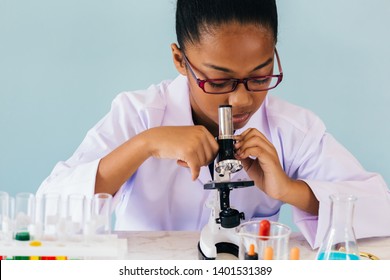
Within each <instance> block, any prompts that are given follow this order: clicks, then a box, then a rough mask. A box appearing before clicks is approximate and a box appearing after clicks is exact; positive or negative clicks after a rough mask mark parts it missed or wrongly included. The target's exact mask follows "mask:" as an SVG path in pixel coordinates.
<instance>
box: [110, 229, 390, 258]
mask: <svg viewBox="0 0 390 280" xmlns="http://www.w3.org/2000/svg"><path fill="white" fill-rule="evenodd" d="M117 234H118V236H119V237H120V238H126V239H127V246H128V252H127V254H126V259H133V260H152V259H154V260H197V259H198V247H197V246H198V241H199V236H200V232H193V231H146V232H145V231H142V232H139V231H133V232H117ZM358 246H359V251H361V252H367V253H370V254H373V255H375V256H377V257H378V258H379V259H381V260H390V237H376V238H367V239H360V240H358ZM289 247H290V248H292V247H298V248H299V249H300V259H302V260H313V259H315V255H316V253H317V251H316V250H312V249H311V247H310V246H309V244H308V243H307V241H306V240H305V239H304V237H303V236H302V235H301V234H300V233H293V234H292V235H291V238H290V244H289ZM217 258H219V257H217ZM221 259H229V257H225V256H221Z"/></svg>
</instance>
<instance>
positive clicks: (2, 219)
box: [0, 192, 11, 240]
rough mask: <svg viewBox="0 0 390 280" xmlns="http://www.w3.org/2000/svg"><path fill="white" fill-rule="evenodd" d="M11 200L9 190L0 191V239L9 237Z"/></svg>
mask: <svg viewBox="0 0 390 280" xmlns="http://www.w3.org/2000/svg"><path fill="white" fill-rule="evenodd" d="M9 210H10V200H9V195H8V193H7V192H0V240H6V239H8V238H7V236H8V235H9V233H10V231H11V228H10V226H11V225H10V213H9V212H10V211H9Z"/></svg>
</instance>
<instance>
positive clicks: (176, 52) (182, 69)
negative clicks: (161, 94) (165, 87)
mask: <svg viewBox="0 0 390 280" xmlns="http://www.w3.org/2000/svg"><path fill="white" fill-rule="evenodd" d="M171 49H172V58H173V63H174V64H175V67H176V69H177V71H178V72H179V73H180V74H182V75H184V76H187V71H186V66H185V62H184V58H183V52H182V51H181V50H180V48H179V47H178V46H177V45H176V44H175V43H173V44H171Z"/></svg>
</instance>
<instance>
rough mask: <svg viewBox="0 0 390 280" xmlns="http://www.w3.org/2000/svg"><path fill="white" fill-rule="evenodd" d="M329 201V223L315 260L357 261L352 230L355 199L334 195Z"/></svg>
mask: <svg viewBox="0 0 390 280" xmlns="http://www.w3.org/2000/svg"><path fill="white" fill-rule="evenodd" d="M330 199H331V203H332V204H331V221H330V224H329V228H328V230H327V232H326V235H325V238H324V240H323V242H322V244H321V247H320V249H319V250H318V254H317V260H359V250H358V246H357V241H356V237H355V232H354V230H353V212H354V207H355V201H356V197H355V196H353V195H349V194H334V195H331V196H330Z"/></svg>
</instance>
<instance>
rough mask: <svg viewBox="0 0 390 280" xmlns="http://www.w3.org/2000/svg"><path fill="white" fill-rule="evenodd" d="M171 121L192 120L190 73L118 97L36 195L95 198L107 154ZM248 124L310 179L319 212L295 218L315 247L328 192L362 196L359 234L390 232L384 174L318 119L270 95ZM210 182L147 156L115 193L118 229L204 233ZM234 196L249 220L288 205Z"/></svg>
mask: <svg viewBox="0 0 390 280" xmlns="http://www.w3.org/2000/svg"><path fill="white" fill-rule="evenodd" d="M172 125H177V126H184V125H193V120H192V116H191V106H190V102H189V89H188V81H187V78H186V77H184V76H179V77H178V78H176V79H175V80H173V81H164V82H162V83H160V84H159V85H154V86H151V87H150V88H148V89H147V90H142V91H134V92H124V93H121V94H119V95H118V96H117V97H116V98H115V100H114V101H113V103H112V108H111V111H110V112H109V113H108V114H107V115H106V116H105V117H104V118H103V119H102V120H100V121H99V122H98V123H97V124H96V125H95V126H94V127H93V128H92V129H91V130H90V131H89V132H88V133H87V135H86V137H85V139H84V141H83V142H82V143H81V145H80V146H79V147H78V149H77V150H76V152H75V153H74V154H73V155H72V157H71V158H69V159H68V160H66V161H64V162H59V163H58V164H57V165H56V166H55V168H54V170H53V171H52V173H51V175H50V176H49V177H48V178H47V179H46V180H45V181H44V182H43V183H42V184H41V186H40V187H39V190H38V192H37V195H41V194H43V193H45V192H53V191H54V192H60V193H61V194H62V195H64V196H66V195H69V194H71V193H83V194H85V195H86V196H88V197H91V196H92V195H93V192H94V185H95V177H96V172H97V167H98V164H99V161H100V159H101V158H102V157H104V156H105V155H107V154H108V153H110V152H111V151H112V150H113V149H115V148H116V147H118V146H119V145H121V144H122V143H124V142H125V141H126V140H128V139H130V138H131V137H133V136H134V135H136V134H138V133H140V132H142V131H144V130H146V129H149V128H152V127H156V126H172ZM249 127H254V128H256V129H258V130H259V131H261V132H262V133H263V134H264V135H265V136H266V137H267V139H268V140H270V141H271V142H272V143H273V145H274V146H275V148H276V150H277V152H278V155H279V159H280V162H281V165H282V167H283V169H284V171H285V172H286V174H287V175H288V176H290V177H291V178H293V179H302V180H304V181H306V182H307V183H308V184H309V186H310V187H311V188H312V190H313V192H314V194H315V196H316V197H317V199H318V200H319V201H320V209H319V216H313V215H310V214H308V213H305V212H303V211H301V210H299V209H296V208H293V217H294V221H295V223H296V225H297V227H298V228H299V229H300V230H301V232H302V233H303V235H304V236H305V237H306V239H307V240H308V242H309V243H310V244H311V246H312V247H314V248H316V247H318V246H319V245H320V243H321V240H322V239H323V237H324V234H325V231H326V228H327V226H328V223H329V217H330V215H329V214H330V200H329V195H330V194H333V193H337V192H343V193H351V194H354V195H355V196H357V202H356V206H355V213H354V217H355V219H354V227H355V233H356V236H357V238H363V237H371V236H388V235H390V218H389V217H390V194H389V189H388V188H387V186H386V184H385V182H384V181H383V179H382V177H381V176H380V175H378V174H375V173H370V172H367V171H365V170H364V169H363V168H362V166H361V165H360V164H359V163H358V161H357V160H356V159H355V158H354V157H353V156H352V155H351V154H350V153H349V152H348V151H347V150H346V149H345V148H344V147H343V146H341V145H340V144H339V143H338V142H336V140H335V139H334V138H333V137H332V136H331V135H329V134H328V133H327V132H326V129H325V126H324V124H323V123H322V121H321V120H320V119H319V118H318V117H317V116H315V115H314V114H313V113H311V112H310V111H308V110H305V109H302V108H300V107H297V106H294V105H292V104H289V103H287V102H285V101H283V100H281V99H279V98H276V97H274V96H272V95H270V96H268V97H267V98H266V100H265V101H264V103H263V105H262V106H261V108H260V109H259V110H258V111H257V112H256V113H255V114H254V115H253V117H252V118H251V120H250V121H249V122H248V124H247V125H246V126H245V127H244V128H242V129H240V130H238V131H237V132H236V133H237V134H240V133H242V132H243V131H244V130H245V129H247V128H249ZM156 141H158V139H156ZM239 178H243V179H245V178H248V176H247V175H246V173H245V172H244V171H240V172H238V173H236V174H234V175H233V176H232V179H239ZM210 180H212V178H211V175H210V171H209V169H208V167H207V166H205V167H202V169H201V172H200V176H199V178H198V179H197V180H196V181H192V180H191V174H190V170H189V169H188V168H184V167H180V166H178V165H177V163H176V160H168V159H155V158H149V159H147V160H146V161H145V162H144V163H143V164H142V165H141V166H140V167H139V169H138V170H137V172H136V173H135V174H134V175H133V176H132V177H131V178H130V179H129V180H128V181H127V182H126V183H125V184H124V185H123V186H122V187H121V188H120V190H119V191H118V192H117V193H116V195H115V196H114V202H115V205H116V209H115V212H116V224H115V229H116V230H201V229H202V228H203V226H204V225H205V224H206V223H207V220H208V218H209V215H210V209H209V208H207V207H206V206H205V203H206V201H207V200H208V199H209V197H210V194H211V193H212V191H209V190H204V189H203V185H204V184H205V183H207V182H209V181H210ZM230 201H231V206H232V207H233V208H235V209H237V210H239V211H243V212H244V213H245V216H246V219H247V220H248V219H253V218H261V217H265V218H267V219H271V220H276V219H277V218H278V215H279V211H280V207H281V206H282V203H281V202H280V201H277V200H275V199H272V198H270V197H268V196H267V195H266V194H265V193H263V192H262V191H261V190H259V189H258V188H257V187H247V188H240V189H234V190H233V191H232V192H231V194H230ZM385 213H386V214H385Z"/></svg>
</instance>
